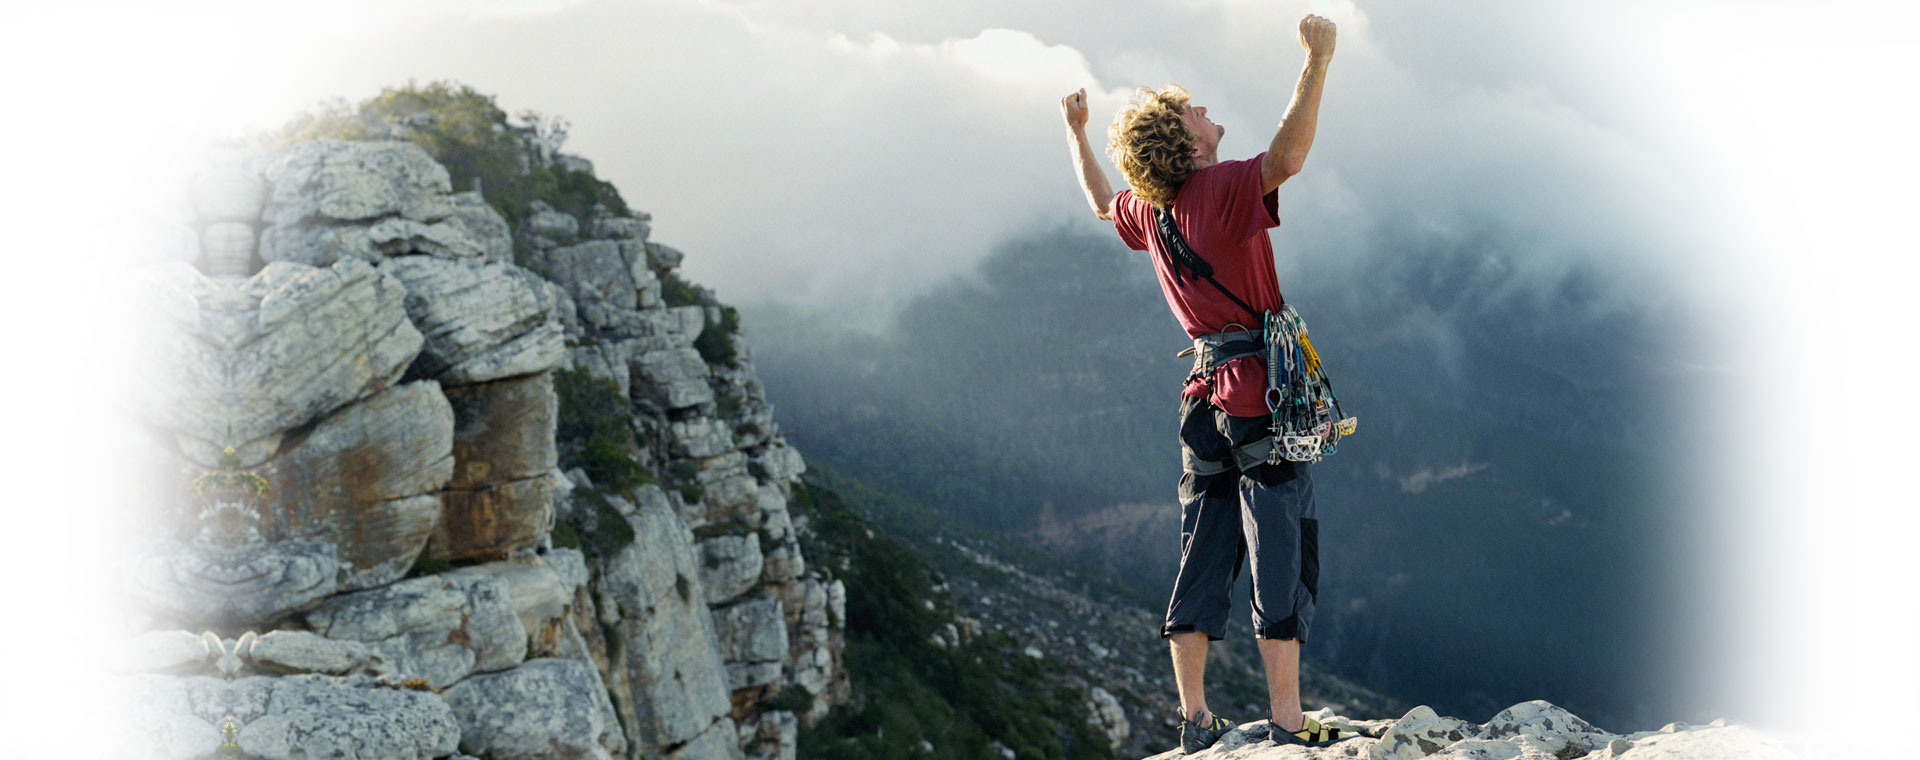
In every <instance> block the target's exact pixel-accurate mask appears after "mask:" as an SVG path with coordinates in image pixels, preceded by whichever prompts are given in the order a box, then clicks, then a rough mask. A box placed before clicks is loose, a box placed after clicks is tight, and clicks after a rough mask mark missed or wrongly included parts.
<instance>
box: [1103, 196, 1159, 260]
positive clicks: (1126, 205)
mask: <svg viewBox="0 0 1920 760" xmlns="http://www.w3.org/2000/svg"><path fill="white" fill-rule="evenodd" d="M1147 208H1148V206H1147V202H1146V201H1143V200H1140V199H1139V198H1136V197H1134V195H1133V191H1132V190H1122V191H1120V194H1119V195H1116V196H1113V211H1112V213H1113V230H1114V231H1115V232H1118V233H1120V240H1121V242H1124V243H1126V244H1127V247H1128V248H1131V249H1133V250H1136V251H1144V250H1147V231H1148V230H1150V229H1152V221H1151V220H1150V219H1148V218H1147V216H1148V212H1146V211H1145V209H1147Z"/></svg>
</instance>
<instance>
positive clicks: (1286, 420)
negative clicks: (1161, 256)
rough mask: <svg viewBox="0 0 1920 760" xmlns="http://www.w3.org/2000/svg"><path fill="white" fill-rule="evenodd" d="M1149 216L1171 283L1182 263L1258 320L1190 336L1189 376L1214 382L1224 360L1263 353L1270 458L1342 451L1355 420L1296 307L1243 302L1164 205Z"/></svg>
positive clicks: (1305, 458)
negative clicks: (1256, 305)
mask: <svg viewBox="0 0 1920 760" xmlns="http://www.w3.org/2000/svg"><path fill="white" fill-rule="evenodd" d="M1154 221H1155V223H1156V226H1158V227H1159V230H1160V242H1161V244H1162V245H1161V247H1162V248H1163V249H1165V250H1166V251H1167V254H1168V257H1169V259H1170V266H1169V267H1168V269H1170V270H1171V271H1172V272H1173V278H1174V282H1176V283H1178V284H1181V285H1184V284H1186V278H1185V277H1184V276H1183V275H1182V273H1181V268H1182V267H1183V266H1184V267H1185V268H1186V269H1187V270H1189V271H1191V272H1192V273H1193V274H1194V275H1196V276H1198V277H1200V278H1201V279H1204V280H1206V281H1207V282H1209V283H1212V285H1213V287H1214V288H1215V289H1216V290H1219V291H1220V293H1221V294H1222V295H1225V296H1226V297H1227V300H1230V301H1232V302H1234V303H1235V304H1237V305H1238V306H1239V307H1240V308H1242V309H1245V310H1246V311H1247V313H1248V314H1250V315H1252V316H1253V318H1254V319H1256V320H1258V321H1259V322H1260V329H1258V330H1254V329H1249V328H1248V327H1247V326H1245V325H1242V324H1239V323H1237V322H1236V323H1231V324H1228V325H1227V326H1226V328H1227V329H1223V330H1221V331H1220V332H1217V333H1207V334H1204V335H1201V336H1200V337H1198V338H1194V339H1193V347H1191V348H1188V349H1186V350H1183V351H1181V352H1180V354H1179V355H1180V356H1182V357H1185V356H1189V355H1190V356H1192V357H1193V370H1192V371H1191V372H1189V373H1187V382H1189V383H1191V382H1193V381H1195V380H1202V381H1206V382H1208V383H1211V382H1212V380H1213V373H1214V371H1215V370H1217V369H1219V368H1220V366H1221V365H1224V364H1226V363H1227V362H1230V361H1233V360H1234V359H1240V358H1244V357H1248V356H1262V357H1265V359H1266V361H1267V393H1266V401H1267V413H1268V414H1269V415H1270V416H1271V418H1272V427H1271V431H1270V435H1269V439H1270V440H1271V444H1269V448H1268V454H1267V462H1268V463H1271V464H1278V463H1280V462H1288V461H1290V462H1318V461H1320V459H1321V458H1322V457H1324V456H1327V455H1329V454H1333V453H1335V452H1337V451H1339V444H1340V438H1341V437H1342V436H1348V435H1353V432H1354V430H1356V429H1357V428H1358V427H1359V419H1358V418H1356V417H1348V416H1346V414H1345V412H1344V411H1342V410H1341V408H1340V399H1339V398H1337V397H1335V396H1334V394H1333V383H1332V382H1331V381H1329V380H1328V379H1327V375H1326V373H1325V372H1324V371H1323V368H1322V367H1321V365H1320V354H1319V352H1317V351H1315V350H1314V348H1313V343H1312V342H1310V341H1309V340H1308V339H1307V323H1306V321H1305V320H1303V319H1301V318H1300V313H1299V312H1298V311H1295V310H1294V308H1293V306H1292V305H1291V304H1287V303H1282V304H1281V305H1280V308H1279V309H1278V310H1274V311H1258V310H1255V309H1254V308H1253V307H1252V306H1248V305H1247V302H1245V301H1242V300H1240V298H1239V297H1238V296H1235V295H1234V294H1233V292H1232V291H1229V290H1227V287H1226V286H1225V285H1221V284H1220V281H1219V280H1216V279H1214V278H1213V267H1212V266H1211V265H1209V264H1208V263H1207V262H1206V261H1205V260H1204V259H1201V258H1200V257H1199V255H1197V254H1195V253H1194V252H1193V249H1192V248H1190V247H1188V246H1187V241H1186V238H1184V237H1182V236H1181V235H1180V230H1179V228H1178V227H1176V226H1175V225H1174V223H1173V214H1172V213H1171V212H1169V211H1168V209H1166V208H1155V209H1154ZM1232 328H1239V329H1237V330H1236V329H1232ZM1264 442H1265V441H1258V442H1256V443H1264Z"/></svg>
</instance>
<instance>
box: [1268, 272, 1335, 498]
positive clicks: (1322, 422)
mask: <svg viewBox="0 0 1920 760" xmlns="http://www.w3.org/2000/svg"><path fill="white" fill-rule="evenodd" d="M1262 332H1264V333H1265V334H1266V339H1267V411H1268V412H1269V413H1270V414H1272V415H1273V453H1271V454H1269V455H1268V456H1267V461H1268V462H1271V463H1275V464H1277V463H1279V462H1282V461H1292V462H1318V461H1320V458H1321V457H1324V456H1326V455H1328V454H1333V453H1335V452H1337V451H1339V449H1340V438H1341V437H1342V436H1348V435H1353V432H1354V430H1356V429H1358V428H1359V419H1358V418H1355V417H1348V416H1346V414H1345V412H1343V411H1342V410H1341V409H1340V399H1339V398H1337V397H1335V396H1334V395H1333V383H1332V382H1331V381H1329V380H1328V379H1327V376H1326V373H1325V372H1322V371H1321V366H1320V355H1319V353H1317V352H1315V351H1314V350H1313V343H1312V342H1311V341H1309V340H1308V339H1307V323H1306V321H1305V320H1303V319H1301V318H1300V313H1299V312H1297V311H1295V310H1294V308H1293V305H1292V304H1284V305H1282V306H1281V307H1280V310H1279V311H1269V312H1267V313H1266V324H1265V325H1264V329H1263V330H1262Z"/></svg>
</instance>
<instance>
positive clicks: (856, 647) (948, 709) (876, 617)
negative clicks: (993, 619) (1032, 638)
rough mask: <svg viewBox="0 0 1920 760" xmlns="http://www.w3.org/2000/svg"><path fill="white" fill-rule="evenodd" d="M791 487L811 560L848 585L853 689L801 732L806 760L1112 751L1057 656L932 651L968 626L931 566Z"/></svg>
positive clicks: (1104, 754) (1011, 643) (999, 637)
mask: <svg viewBox="0 0 1920 760" xmlns="http://www.w3.org/2000/svg"><path fill="white" fill-rule="evenodd" d="M793 491H794V493H793V500H792V502H791V505H790V508H791V509H792V510H793V511H794V514H795V516H796V518H797V519H799V520H801V521H802V524H804V525H805V528H804V529H802V530H801V532H800V543H801V550H802V552H803V553H804V554H805V556H806V557H807V558H808V564H809V565H810V566H812V567H816V568H822V569H824V570H825V571H826V572H827V573H828V574H829V575H830V576H831V577H837V578H839V579H841V580H843V581H845V583H846V587H847V607H846V615H847V619H846V636H847V649H846V667H847V675H848V678H849V679H851V681H852V684H853V699H852V701H851V702H850V703H848V704H845V705H842V706H840V707H837V708H835V709H834V710H833V712H831V713H829V714H828V715H827V717H826V718H824V719H822V720H821V721H820V722H819V723H817V724H815V725H813V726H812V727H809V728H805V729H802V730H801V732H800V737H799V756H800V757H801V758H813V757H818V758H827V757H831V758H848V759H850V760H863V759H866V758H875V759H877V758H893V757H905V756H907V755H909V754H911V755H912V756H914V757H933V758H968V759H969V760H972V759H973V758H981V757H1000V755H999V754H998V752H996V748H994V747H993V746H992V744H994V743H998V744H1000V745H1001V746H1004V747H1006V748H1007V749H1010V750H1012V751H1013V752H1014V753H1015V757H1016V758H1017V759H1018V760H1029V759H1038V758H1110V757H1112V756H1113V755H1112V753H1111V752H1110V751H1109V750H1108V748H1107V743H1106V738H1105V737H1103V736H1100V735H1099V734H1097V733H1095V732H1094V731H1093V729H1092V728H1091V727H1089V726H1088V725H1087V713H1086V707H1085V702H1086V693H1085V691H1084V690H1082V689H1077V688H1074V687H1072V686H1069V685H1067V679H1066V678H1065V677H1064V676H1065V673H1063V672H1062V667H1061V665H1060V663H1059V662H1058V661H1056V660H1053V659H1050V658H1034V657H1029V656H1027V655H1025V654H1024V653H1022V651H1021V647H1020V645H1019V642H1017V641H1015V640H1014V639H1013V638H1012V637H1010V636H1007V635H1005V634H1001V633H992V632H981V633H979V634H978V635H974V636H970V637H967V636H962V637H959V638H960V639H961V640H960V641H959V642H953V641H948V642H947V645H946V646H940V645H936V644H934V643H933V637H934V635H935V634H936V633H937V632H943V631H949V626H950V625H951V626H952V629H955V630H957V629H959V628H961V627H963V625H964V621H962V620H960V617H959V614H958V610H957V608H956V607H955V606H954V604H953V601H952V600H951V599H950V598H949V597H948V595H947V594H946V592H945V589H944V584H941V583H940V582H939V578H938V577H937V575H936V574H935V573H934V572H933V571H932V570H931V569H930V568H929V567H928V565H927V563H926V561H925V560H923V559H921V558H920V557H919V556H918V555H916V554H914V553H913V552H912V550H910V549H908V548H907V547H905V546H904V545H902V544H900V543H899V542H896V541H894V540H893V539H891V538H889V537H887V536H885V535H884V534H882V533H881V532H879V531H876V530H875V525H874V523H873V522H872V521H871V520H869V519H868V518H866V517H864V516H862V515H860V514H858V513H856V512H854V511H853V510H852V509H850V508H848V507H847V505H846V504H845V503H843V502H842V501H841V499H840V497H839V496H838V495H837V494H835V493H834V492H833V491H830V490H827V489H825V488H824V487H821V486H819V485H818V483H817V482H816V483H813V484H808V483H796V484H795V485H794V489H793ZM922 742H925V744H922ZM929 746H930V747H931V748H932V749H931V750H928V749H926V748H927V747H929Z"/></svg>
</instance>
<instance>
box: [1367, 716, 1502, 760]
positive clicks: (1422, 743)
mask: <svg viewBox="0 0 1920 760" xmlns="http://www.w3.org/2000/svg"><path fill="white" fill-rule="evenodd" d="M1481 737H1482V734H1481V729H1480V727H1479V726H1477V725H1474V724H1472V723H1468V722H1466V721H1464V720H1461V719H1459V718H1443V717H1441V716H1440V714H1439V713H1436V712H1434V711H1433V708H1431V707H1428V706H1426V705H1420V706H1418V707H1415V708H1413V709H1412V710H1408V711H1407V714H1406V715H1404V716H1401V718H1400V720H1398V721H1395V722H1394V724H1393V725H1392V726H1390V727H1388V728H1387V731H1386V733H1384V734H1382V735H1381V736H1380V741H1379V742H1378V743H1376V744H1374V745H1373V746H1372V747H1371V748H1369V749H1368V751H1367V752H1368V754H1367V756H1368V758H1370V760H1417V758H1422V757H1426V756H1428V755H1431V754H1434V753H1436V752H1439V751H1440V750H1442V749H1445V748H1447V747H1451V746H1453V745H1454V744H1457V743H1459V742H1462V741H1466V740H1468V739H1479V738H1481Z"/></svg>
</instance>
